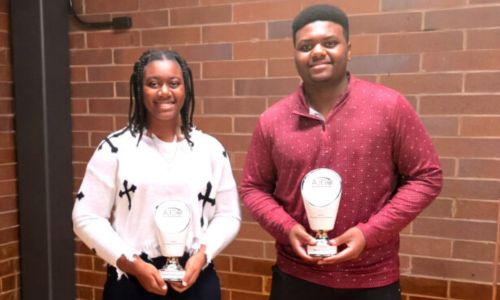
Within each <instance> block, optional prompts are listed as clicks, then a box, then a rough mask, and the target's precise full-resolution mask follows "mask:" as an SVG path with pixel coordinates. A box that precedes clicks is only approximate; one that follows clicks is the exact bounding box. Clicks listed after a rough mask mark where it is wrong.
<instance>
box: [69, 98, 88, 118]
mask: <svg viewBox="0 0 500 300" xmlns="http://www.w3.org/2000/svg"><path fill="white" fill-rule="evenodd" d="M85 113H88V100H87V99H78V98H73V99H72V100H71V114H85Z"/></svg>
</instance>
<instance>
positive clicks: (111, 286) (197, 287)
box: [103, 255, 221, 300]
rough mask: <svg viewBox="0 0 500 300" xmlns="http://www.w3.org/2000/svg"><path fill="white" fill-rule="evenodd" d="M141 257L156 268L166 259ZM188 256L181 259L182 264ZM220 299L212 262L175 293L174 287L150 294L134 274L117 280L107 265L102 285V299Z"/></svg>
mask: <svg viewBox="0 0 500 300" xmlns="http://www.w3.org/2000/svg"><path fill="white" fill-rule="evenodd" d="M141 258H142V259H143V260H145V261H147V262H150V263H152V264H153V265H154V266H155V267H156V268H157V269H160V268H161V267H163V266H164V265H165V262H166V259H165V258H164V257H158V258H155V259H153V260H148V259H147V258H146V256H145V255H141ZM187 258H188V256H187V255H185V256H184V257H183V258H182V259H181V264H182V265H184V264H185V262H186V261H187ZM166 299H169V300H220V299H221V294H220V282H219V278H218V277H217V273H216V272H215V270H214V267H213V265H212V264H210V265H209V266H208V267H206V268H205V269H204V270H203V271H201V272H200V275H199V276H198V279H197V280H196V282H195V284H193V285H192V286H191V287H190V288H189V289H188V290H186V291H185V292H183V293H177V292H176V291H174V289H172V288H170V287H169V289H168V293H167V295H166V296H160V295H156V294H151V293H149V292H148V291H146V290H145V289H144V288H143V287H142V285H141V284H140V283H139V281H138V280H137V278H135V277H134V276H131V275H128V277H126V276H125V275H124V276H122V277H121V278H120V280H117V273H116V269H115V268H114V267H111V266H109V267H108V278H107V280H106V284H105V285H104V292H103V300H166Z"/></svg>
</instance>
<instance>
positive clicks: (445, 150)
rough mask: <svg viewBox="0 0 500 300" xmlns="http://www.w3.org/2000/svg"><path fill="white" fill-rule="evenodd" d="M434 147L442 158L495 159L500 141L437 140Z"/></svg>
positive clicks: (477, 139) (474, 139) (472, 139)
mask: <svg viewBox="0 0 500 300" xmlns="http://www.w3.org/2000/svg"><path fill="white" fill-rule="evenodd" d="M434 145H435V146H436V148H437V150H438V153H439V154H440V155H442V156H455V157H476V158H480V157H495V156H496V155H498V149H500V139H493V138H490V139H481V138H435V139H434ZM471 145H474V147H471Z"/></svg>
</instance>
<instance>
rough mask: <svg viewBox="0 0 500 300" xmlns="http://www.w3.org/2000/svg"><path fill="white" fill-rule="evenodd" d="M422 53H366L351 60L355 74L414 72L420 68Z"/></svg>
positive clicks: (351, 69) (350, 66)
mask: <svg viewBox="0 0 500 300" xmlns="http://www.w3.org/2000/svg"><path fill="white" fill-rule="evenodd" d="M419 65H420V55H416V54H415V55H378V56H371V55H364V56H355V57H353V58H352V60H351V61H350V62H349V70H350V71H352V72H353V73H354V74H391V73H414V72H417V71H418V70H419Z"/></svg>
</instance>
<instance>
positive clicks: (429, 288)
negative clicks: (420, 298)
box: [400, 276, 448, 297]
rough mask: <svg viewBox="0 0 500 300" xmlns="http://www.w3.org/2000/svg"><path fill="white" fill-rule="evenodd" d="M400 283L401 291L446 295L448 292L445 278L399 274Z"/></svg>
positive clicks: (434, 295)
mask: <svg viewBox="0 0 500 300" xmlns="http://www.w3.org/2000/svg"><path fill="white" fill-rule="evenodd" d="M400 284H401V291H402V292H403V293H409V294H419V295H427V296H433V297H446V295H447V292H448V283H447V282H446V280H440V279H434V278H419V277H413V276H412V277H409V276H401V278H400Z"/></svg>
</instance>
